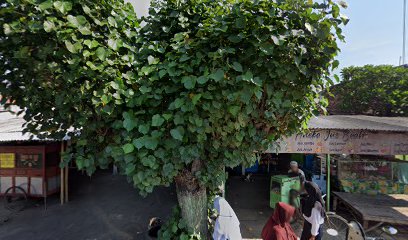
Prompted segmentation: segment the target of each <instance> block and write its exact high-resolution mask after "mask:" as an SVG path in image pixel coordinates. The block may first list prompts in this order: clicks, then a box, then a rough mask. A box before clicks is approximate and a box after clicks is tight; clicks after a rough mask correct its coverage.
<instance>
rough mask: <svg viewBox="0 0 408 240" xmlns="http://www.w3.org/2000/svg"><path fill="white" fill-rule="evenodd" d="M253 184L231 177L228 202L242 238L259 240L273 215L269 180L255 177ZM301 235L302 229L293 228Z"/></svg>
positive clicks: (228, 185)
mask: <svg viewBox="0 0 408 240" xmlns="http://www.w3.org/2000/svg"><path fill="white" fill-rule="evenodd" d="M253 179H254V181H253V182H245V181H243V180H242V178H241V177H231V178H230V179H229V180H228V181H227V187H226V189H227V192H226V193H227V200H228V201H229V203H230V204H231V206H232V208H233V209H234V211H235V213H236V214H237V216H238V219H239V221H240V223H241V233H242V237H243V238H246V239H258V238H260V237H261V232H262V228H263V227H264V225H265V224H266V222H267V220H268V218H269V217H270V215H271V214H272V213H273V209H271V208H270V207H269V178H268V177H267V176H262V175H261V176H254V177H253ZM293 228H294V229H296V231H297V232H298V234H300V231H301V228H300V226H298V225H296V224H295V225H294V226H293Z"/></svg>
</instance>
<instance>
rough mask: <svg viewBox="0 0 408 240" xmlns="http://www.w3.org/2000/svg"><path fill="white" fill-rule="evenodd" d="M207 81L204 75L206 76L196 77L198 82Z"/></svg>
mask: <svg viewBox="0 0 408 240" xmlns="http://www.w3.org/2000/svg"><path fill="white" fill-rule="evenodd" d="M207 81H208V77H206V76H200V77H198V78H197V82H198V83H199V84H204V83H206V82H207Z"/></svg>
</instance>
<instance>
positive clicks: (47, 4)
mask: <svg viewBox="0 0 408 240" xmlns="http://www.w3.org/2000/svg"><path fill="white" fill-rule="evenodd" d="M38 7H39V8H40V9H41V10H42V11H44V10H47V9H50V8H52V1H51V0H48V1H44V2H42V3H41V4H40V5H38Z"/></svg>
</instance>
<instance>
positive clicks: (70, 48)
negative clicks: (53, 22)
mask: <svg viewBox="0 0 408 240" xmlns="http://www.w3.org/2000/svg"><path fill="white" fill-rule="evenodd" d="M65 47H66V48H67V49H68V51H70V52H71V53H78V49H77V48H76V46H75V45H74V44H72V43H71V42H70V41H65Z"/></svg>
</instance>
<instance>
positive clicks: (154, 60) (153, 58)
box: [147, 56, 161, 78]
mask: <svg viewBox="0 0 408 240" xmlns="http://www.w3.org/2000/svg"><path fill="white" fill-rule="evenodd" d="M147 61H148V62H149V65H154V64H158V63H159V59H158V58H155V57H153V56H148V57H147ZM160 78H161V77H160Z"/></svg>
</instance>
